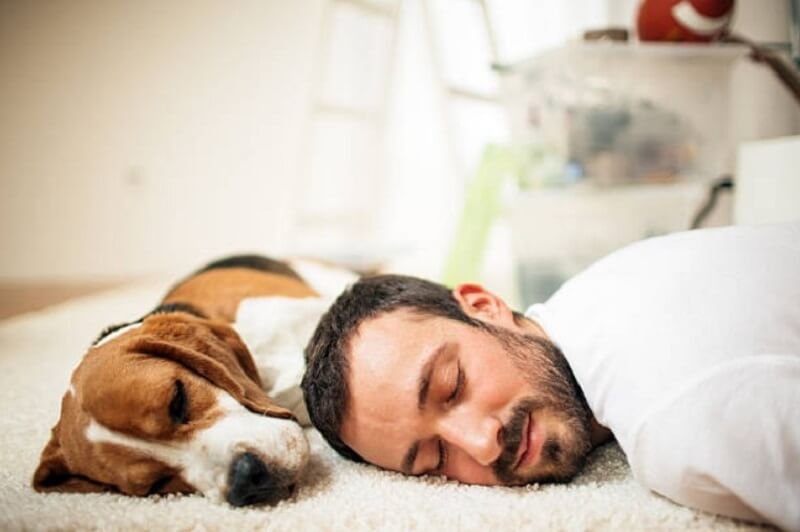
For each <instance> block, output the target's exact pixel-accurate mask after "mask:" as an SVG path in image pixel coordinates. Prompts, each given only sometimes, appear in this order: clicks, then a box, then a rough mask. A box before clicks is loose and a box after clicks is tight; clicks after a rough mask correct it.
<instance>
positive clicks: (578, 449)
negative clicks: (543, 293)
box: [483, 323, 592, 485]
mask: <svg viewBox="0 0 800 532" xmlns="http://www.w3.org/2000/svg"><path fill="white" fill-rule="evenodd" d="M483 327H484V328H485V329H486V330H487V332H489V333H490V334H492V335H493V336H494V337H495V338H497V340H498V341H499V342H500V343H501V344H502V345H503V346H504V347H505V348H506V351H507V352H508V355H509V356H510V357H511V360H512V362H513V363H514V365H515V366H517V368H518V369H519V370H520V371H521V372H522V373H523V375H524V376H525V378H526V379H527V381H528V383H529V384H530V386H531V390H532V394H531V395H530V396H528V397H526V398H525V399H523V400H522V401H520V402H519V404H517V405H516V406H515V407H514V409H513V411H512V415H511V419H510V420H509V422H508V423H507V424H506V425H505V426H504V427H503V429H502V433H501V439H502V443H503V450H502V452H501V454H500V457H499V458H498V459H497V460H496V461H495V463H494V464H493V469H494V473H495V475H496V476H497V478H498V480H500V481H501V482H503V483H504V484H509V485H513V484H527V483H530V482H566V481H568V480H570V479H571V478H572V477H574V476H575V475H576V474H577V473H578V472H579V471H580V470H581V468H582V467H583V464H584V462H585V460H586V455H588V454H589V451H591V449H592V444H591V424H590V423H591V421H590V420H591V411H590V410H589V405H588V404H587V403H586V398H585V397H584V395H583V391H582V390H581V388H580V386H579V385H578V382H577V381H576V380H575V376H574V375H573V373H572V370H571V369H570V367H569V364H568V363H567V360H566V358H565V357H564V354H563V353H562V352H561V350H560V349H559V348H558V346H556V345H555V344H554V343H553V342H551V341H550V340H548V339H546V338H541V337H537V336H533V335H529V334H518V333H515V332H513V331H510V330H508V329H506V328H504V327H495V326H492V325H488V324H485V323H484V324H483ZM531 412H533V415H534V418H536V417H537V416H539V415H541V414H547V416H548V417H549V418H551V419H555V420H558V422H559V423H560V424H561V425H562V427H563V430H560V431H559V434H552V432H551V433H550V434H546V435H544V434H543V436H545V437H546V439H545V441H544V442H543V445H542V449H541V455H540V457H539V462H538V464H537V465H536V473H535V474H529V475H526V476H520V475H518V474H517V473H516V472H515V471H513V467H514V465H515V464H516V461H517V455H518V454H519V447H520V444H521V443H522V440H523V430H525V428H526V422H527V420H528V417H529V416H530V414H531ZM529 443H530V442H529Z"/></svg>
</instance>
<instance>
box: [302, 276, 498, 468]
mask: <svg viewBox="0 0 800 532" xmlns="http://www.w3.org/2000/svg"><path fill="white" fill-rule="evenodd" d="M399 309H408V310H411V311H413V312H416V313H419V314H420V315H427V316H437V317H443V318H449V319H452V320H456V321H460V322H463V323H466V324H468V325H471V326H474V327H481V326H482V322H481V321H479V320H476V319H474V318H471V317H470V316H468V315H467V314H466V313H465V312H464V311H463V310H462V308H461V305H460V304H459V303H458V301H457V300H456V298H455V297H453V294H452V293H451V291H450V290H449V289H448V288H447V287H446V286H444V285H441V284H438V283H434V282H431V281H426V280H424V279H419V278H417V277H410V276H406V275H376V276H374V277H366V278H363V279H361V280H359V281H358V282H356V283H355V284H353V285H352V286H350V287H348V288H347V289H346V290H345V291H344V292H343V293H342V294H341V295H340V296H339V297H338V298H336V301H334V302H333V305H331V307H330V308H329V309H328V311H327V312H326V313H325V314H324V315H323V316H322V318H321V319H320V321H319V323H318V324H317V328H316V330H315V331H314V334H313V335H312V336H311V340H309V342H308V345H307V346H306V349H305V358H306V372H305V375H304V376H303V382H302V384H301V386H302V388H303V396H304V398H305V401H306V407H307V408H308V414H309V417H310V418H311V423H313V425H314V426H315V427H316V428H317V430H319V431H320V433H322V436H323V437H324V438H325V440H326V441H327V442H328V443H329V444H330V446H331V447H333V448H334V449H335V450H336V451H337V452H338V453H339V454H341V455H342V456H344V457H346V458H349V459H351V460H355V461H357V462H361V461H363V458H361V457H360V456H359V455H358V453H356V452H355V451H354V450H353V449H351V448H350V447H349V446H348V445H347V444H345V443H344V441H342V438H341V437H340V436H339V431H340V430H341V426H342V421H343V418H344V413H345V411H346V409H347V402H348V393H349V390H348V385H347V375H348V372H349V366H348V359H347V348H348V344H349V342H350V339H351V338H352V336H353V334H354V333H355V332H356V330H357V329H358V327H359V326H360V325H361V324H362V323H364V322H365V321H366V320H368V319H371V318H376V317H378V316H380V315H382V314H385V313H387V312H391V311H394V310H399Z"/></svg>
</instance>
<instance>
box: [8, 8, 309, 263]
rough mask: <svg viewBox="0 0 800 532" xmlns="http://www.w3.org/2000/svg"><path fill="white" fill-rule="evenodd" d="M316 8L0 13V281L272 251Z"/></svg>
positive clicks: (294, 152) (295, 149) (289, 174)
mask: <svg viewBox="0 0 800 532" xmlns="http://www.w3.org/2000/svg"><path fill="white" fill-rule="evenodd" d="M320 16H321V0H292V1H280V0H270V1H262V0H237V1H236V2H224V1H214V0H196V1H192V2H186V3H183V2H161V1H158V0H146V1H137V2H101V1H93V0H70V1H69V2H66V1H63V2H45V1H36V2H25V1H18V2H0V183H1V185H0V186H1V187H2V192H0V277H2V278H15V279H21V278H50V279H53V278H86V277H103V276H110V277H121V276H129V275H138V274H143V273H149V272H156V271H179V270H182V269H185V268H188V267H192V266H194V265H196V264H198V263H199V262H201V261H203V260H206V259H207V258H209V257H211V256H214V255H217V254H219V253H225V252H228V251H233V250H243V249H248V250H249V249H253V250H262V251H273V252H275V251H278V252H280V250H281V249H282V247H284V246H285V245H286V243H287V239H289V238H290V236H289V235H288V234H287V231H288V228H287V227H286V226H287V220H290V216H289V214H290V213H288V212H287V211H288V210H290V209H291V206H292V201H293V197H292V195H293V191H292V185H293V179H294V176H295V175H296V167H297V166H298V161H299V157H300V156H301V153H300V146H299V142H300V140H299V139H300V136H301V133H302V127H303V124H304V120H305V119H306V112H307V108H308V99H309V89H310V83H311V76H312V72H313V61H314V54H315V51H316V43H317V36H318V33H319V19H320Z"/></svg>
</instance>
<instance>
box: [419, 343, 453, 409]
mask: <svg viewBox="0 0 800 532" xmlns="http://www.w3.org/2000/svg"><path fill="white" fill-rule="evenodd" d="M446 347H447V343H445V342H442V343H441V344H439V346H438V347H437V348H436V350H435V351H434V352H433V353H432V354H431V355H430V356H429V357H428V360H426V361H425V363H424V364H423V365H422V369H421V370H420V372H419V379H418V380H417V390H418V392H417V410H425V404H426V403H427V402H428V390H429V389H430V387H431V373H433V367H434V366H435V365H436V361H437V360H439V357H441V356H442V355H443V354H444V352H445V348H446Z"/></svg>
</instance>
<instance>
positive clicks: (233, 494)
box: [227, 453, 293, 506]
mask: <svg viewBox="0 0 800 532" xmlns="http://www.w3.org/2000/svg"><path fill="white" fill-rule="evenodd" d="M292 488H293V486H292V485H291V484H290V483H289V482H287V475H286V474H282V472H279V471H270V470H269V469H268V468H267V466H266V464H264V462H263V461H262V460H261V459H260V458H259V457H257V456H256V455H254V454H253V453H242V454H240V455H239V456H237V457H236V458H235V459H234V460H233V462H232V463H231V468H230V473H229V474H228V496H227V500H228V502H229V503H230V504H232V505H233V506H245V505H248V504H257V503H269V504H274V503H276V502H278V501H280V500H281V499H285V498H286V497H288V496H289V495H291V494H292Z"/></svg>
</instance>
